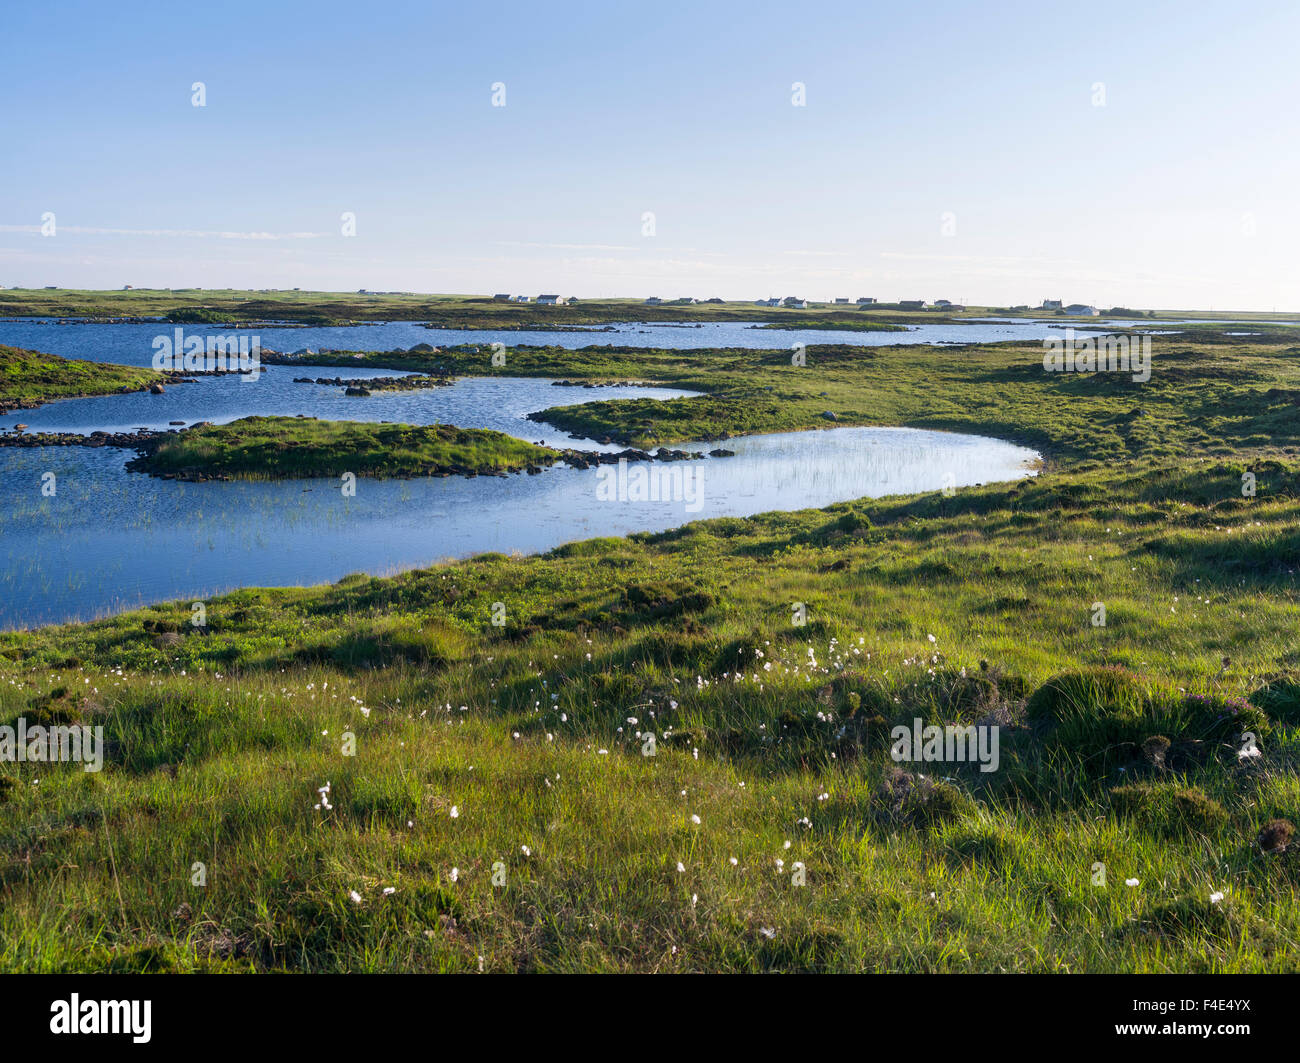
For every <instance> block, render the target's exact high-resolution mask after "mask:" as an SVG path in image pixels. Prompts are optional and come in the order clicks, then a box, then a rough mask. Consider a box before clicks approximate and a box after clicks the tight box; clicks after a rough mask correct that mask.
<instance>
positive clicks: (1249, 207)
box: [0, 0, 1300, 311]
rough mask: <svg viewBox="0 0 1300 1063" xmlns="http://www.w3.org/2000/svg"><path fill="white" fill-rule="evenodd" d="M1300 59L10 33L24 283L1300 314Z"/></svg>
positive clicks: (1223, 34)
mask: <svg viewBox="0 0 1300 1063" xmlns="http://www.w3.org/2000/svg"><path fill="white" fill-rule="evenodd" d="M1298 57H1300V4H1296V3H1295V2H1294V0H1282V2H1264V3H1251V2H1244V3H1235V4H1231V5H1229V4H1209V3H1203V2H1200V0H1196V2H1188V0H1180V2H1168V3H1165V2H1158V0H1157V2H1143V0H1139V2H1137V3H1133V2H1132V0H1129V2H1124V3H1113V2H1110V0H1094V2H1090V3H1087V4H1079V3H1058V2H1053V0H1038V2H998V0H992V2H986V3H971V2H965V3H959V2H953V3H898V2H897V0H892V2H890V3H888V4H877V3H863V2H860V0H859V2H819V0H809V2H807V3H799V4H790V3H766V2H762V0H749V2H745V3H732V2H730V0H725V2H724V0H697V2H695V3H676V2H660V3H654V4H645V3H636V2H626V0H618V2H614V3H604V4H596V3H569V2H564V0H559V2H554V3H549V4H538V3H527V4H524V3H513V2H502V0H494V2H492V3H490V4H481V3H475V4H466V3H463V2H461V3H456V4H451V3H421V4H414V3H404V2H401V0H389V2H387V3H383V4H378V3H372V4H355V3H349V4H342V3H333V2H330V0H317V2H313V3H301V4H300V3H288V2H276V0H259V2H256V3H251V2H246V0H222V2H221V3H215V4H201V5H182V4H177V3H174V2H167V3H157V4H152V3H133V2H129V0H126V2H121V3H113V4H105V3H60V2H58V0H50V2H43V3H41V4H24V5H18V4H12V5H7V7H6V10H5V13H4V28H3V35H2V36H0V70H2V71H3V77H2V78H0V285H3V286H5V287H13V286H22V287H42V286H45V285H57V286H60V287H78V288H119V287H121V286H122V285H125V284H131V285H134V286H136V287H149V288H162V287H173V288H181V287H205V288H227V287H229V288H293V287H301V288H303V289H313V290H331V291H355V290H357V289H361V288H365V289H368V290H372V291H376V290H378V291H417V292H462V293H496V292H511V293H515V292H523V293H528V294H533V295H536V294H538V293H540V292H555V293H557V294H561V295H573V296H578V297H586V298H598V297H601V296H633V297H647V296H651V295H657V296H660V297H662V298H665V299H668V298H677V297H681V296H687V295H693V296H696V297H699V298H708V297H713V296H720V297H722V298H726V299H733V298H735V299H758V298H765V297H768V296H786V295H797V296H800V297H803V298H808V299H817V300H821V299H831V298H835V297H846V298H850V299H855V298H858V297H861V296H870V297H875V298H878V299H881V300H882V301H893V300H897V299H926V300H931V301H933V300H935V299H939V298H947V299H951V300H953V301H956V302H964V303H972V304H977V305H998V306H1001V305H1017V304H1030V305H1037V304H1038V303H1040V302H1041V301H1042V300H1043V299H1056V298H1060V299H1064V300H1065V301H1066V302H1067V303H1068V302H1082V303H1091V304H1094V305H1097V306H1099V307H1103V308H1106V307H1110V306H1117V305H1118V306H1129V307H1138V308H1160V309H1203V310H1210V309H1216V310H1225V309H1236V310H1265V311H1267V310H1288V311H1297V310H1300V255H1297V254H1296V252H1295V249H1296V247H1297V245H1298V239H1297V238H1298V237H1300V212H1298V211H1297V204H1296V192H1297V189H1300V136H1297V129H1296V119H1297V116H1300V75H1297V58H1298ZM196 83H202V90H201V92H202V97H201V102H202V104H203V105H202V106H195V102H196V91H197V90H196V89H195V84H196ZM501 104H504V105H501ZM345 216H346V217H345ZM349 217H350V218H351V219H352V220H351V222H350V223H349V222H348V220H347V218H349ZM349 229H351V230H353V231H352V232H351V233H349V231H348V230H349ZM47 234H48V235H47Z"/></svg>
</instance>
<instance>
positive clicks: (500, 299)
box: [492, 292, 510, 303]
mask: <svg viewBox="0 0 1300 1063" xmlns="http://www.w3.org/2000/svg"><path fill="white" fill-rule="evenodd" d="M492 301H493V302H497V303H508V302H510V294H509V293H508V292H502V293H501V294H500V295H494V296H492Z"/></svg>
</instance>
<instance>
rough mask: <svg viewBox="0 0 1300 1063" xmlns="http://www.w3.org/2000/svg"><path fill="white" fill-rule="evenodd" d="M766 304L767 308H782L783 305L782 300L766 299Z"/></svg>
mask: <svg viewBox="0 0 1300 1063" xmlns="http://www.w3.org/2000/svg"><path fill="white" fill-rule="evenodd" d="M764 304H765V305H766V306H780V305H781V300H780V299H766V300H764Z"/></svg>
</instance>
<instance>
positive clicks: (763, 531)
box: [0, 337, 1300, 972]
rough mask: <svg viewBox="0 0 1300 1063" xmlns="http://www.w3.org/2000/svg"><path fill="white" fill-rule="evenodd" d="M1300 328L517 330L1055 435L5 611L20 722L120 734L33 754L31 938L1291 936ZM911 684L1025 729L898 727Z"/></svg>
mask: <svg viewBox="0 0 1300 1063" xmlns="http://www.w3.org/2000/svg"><path fill="white" fill-rule="evenodd" d="M1296 356H1297V351H1296V350H1295V349H1294V346H1292V347H1291V349H1288V346H1287V345H1286V344H1285V343H1283V342H1281V341H1278V342H1273V343H1264V344H1260V343H1256V344H1253V345H1249V346H1247V345H1243V344H1241V343H1240V341H1238V340H1234V339H1231V338H1228V337H1219V338H1214V337H1210V338H1206V339H1204V340H1203V341H1200V342H1196V343H1191V342H1188V341H1185V340H1171V341H1169V342H1168V343H1167V344H1166V345H1157V346H1156V348H1155V354H1154V361H1153V372H1152V377H1151V380H1150V381H1149V382H1148V383H1147V384H1135V383H1134V382H1132V381H1131V380H1130V379H1129V378H1127V377H1123V378H1119V377H1118V376H1117V375H1116V374H1105V375H1094V376H1089V377H1085V376H1078V375H1073V374H1070V375H1065V374H1049V373H1045V372H1044V371H1043V369H1042V364H1041V358H1042V349H1041V348H1037V349H1036V350H1034V349H1031V348H1027V347H1017V346H1014V345H1011V346H998V347H991V348H965V349H959V350H933V349H927V350H925V351H922V350H920V349H916V348H885V349H879V350H869V349H867V350H858V351H844V350H840V351H838V352H836V353H835V355H834V357H826V356H825V354H820V355H819V352H818V350H817V349H816V348H813V349H811V350H810V352H809V365H808V366H807V367H806V368H803V369H796V368H794V367H790V366H788V364H787V365H783V364H781V357H782V356H781V355H779V354H777V353H772V352H769V353H768V354H762V353H755V352H746V353H744V354H737V353H735V352H644V353H643V354H640V355H637V354H627V353H619V352H599V351H595V350H591V351H586V352H567V353H566V354H563V355H561V354H553V353H547V354H539V353H537V352H528V351H519V352H515V351H512V352H510V357H509V359H508V369H507V371H508V372H517V371H518V365H519V362H524V363H526V364H528V365H531V366H533V367H534V368H535V369H536V371H537V372H538V373H539V375H540V374H541V373H542V367H543V365H547V363H548V361H549V362H550V363H551V364H549V365H548V366H547V371H548V372H549V373H550V374H553V375H556V376H567V377H570V378H580V377H582V376H584V375H588V376H590V377H598V376H605V375H609V376H611V377H615V378H619V377H625V376H626V377H636V378H638V379H644V378H652V379H662V380H664V381H666V382H668V381H671V382H674V383H685V382H687V381H695V382H697V384H698V385H699V386H701V387H707V388H708V389H710V390H709V394H708V395H707V396H705V398H704V399H703V400H681V401H682V402H694V403H697V404H699V403H704V402H717V401H718V399H719V397H720V396H731V397H732V399H733V400H734V401H736V402H737V407H736V408H737V410H738V411H739V412H738V414H737V416H742V415H743V416H745V417H749V418H751V422H750V423H757V421H755V420H753V418H755V416H756V414H755V411H756V410H757V411H758V412H760V413H764V414H765V416H769V417H788V416H790V414H788V413H782V412H780V411H781V410H782V409H783V408H789V409H793V410H794V411H795V414H796V415H797V417H795V419H794V420H792V421H790V422H789V423H792V424H796V425H798V424H799V421H798V419H797V418H798V417H804V416H805V415H806V416H807V417H808V419H809V421H810V422H811V423H825V422H822V421H820V420H819V418H818V413H819V408H821V409H825V408H827V407H830V408H832V409H835V410H839V411H840V412H841V413H843V414H844V415H845V417H846V419H847V418H848V417H849V415H852V416H853V417H860V418H861V419H862V420H863V421H864V422H866V421H869V420H875V419H878V420H880V421H882V422H884V423H910V424H926V425H931V426H934V427H949V428H961V429H964V430H969V431H977V432H982V433H985V434H989V435H997V436H1011V437H1016V438H1021V439H1026V440H1029V441H1031V442H1034V443H1036V444H1037V445H1039V446H1040V447H1041V448H1042V449H1043V450H1044V451H1045V452H1047V453H1048V454H1049V455H1051V457H1052V461H1051V462H1050V463H1049V466H1048V468H1047V470H1046V471H1045V473H1044V474H1043V475H1042V476H1040V477H1038V478H1037V479H1035V480H1030V481H1024V482H1020V483H1016V484H1008V485H989V486H984V487H978V488H970V489H963V490H959V491H957V492H956V494H954V495H953V496H951V497H945V496H944V495H943V494H940V493H934V494H929V495H922V496H915V497H910V498H891V499H882V500H876V501H861V502H858V503H854V504H846V505H840V506H834V507H831V508H830V509H828V510H820V511H803V512H797V513H771V514H764V515H760V516H757V517H754V518H751V519H723V520H713V521H706V522H701V523H696V524H692V525H688V526H687V527H685V528H682V529H678V530H675V531H670V532H666V533H662V534H655V535H649V534H647V535H637V536H632V537H630V538H628V539H596V540H590V541H587V542H582V543H575V544H572V545H569V546H566V547H562V548H560V549H557V550H555V551H553V552H551V553H550V554H547V555H545V556H541V557H533V558H505V557H502V556H500V555H484V556H482V557H479V558H475V559H471V560H468V561H465V562H458V563H455V564H449V565H445V566H439V567H436V568H432V569H427V570H422V571H416V572H408V573H405V574H402V575H399V576H395V577H392V578H386V579H379V578H371V577H369V576H353V577H349V578H347V579H344V580H342V581H340V582H339V583H338V584H336V585H333V586H327V587H318V588H310V589H278V590H244V591H239V592H237V593H234V594H230V595H226V596H224V597H222V598H219V599H214V600H209V601H207V602H206V603H205V620H206V623H205V624H204V625H202V626H198V627H196V626H194V624H193V623H192V619H193V617H194V613H193V611H192V609H191V605H190V603H189V602H181V603H175V604H171V605H162V606H158V607H155V608H150V609H145V610H139V611H136V612H133V613H129V614H124V615H121V616H117V617H114V618H111V619H107V620H103V621H99V622H97V623H93V624H83V625H69V626H64V627H58V628H46V629H42V630H40V631H37V632H33V633H10V634H6V635H0V679H3V682H0V722H10V721H13V720H14V719H15V718H16V717H18V716H20V715H22V716H25V717H26V718H27V719H28V721H29V722H34V721H35V720H37V719H44V720H47V721H85V722H87V723H94V724H102V725H103V726H104V728H105V735H106V737H107V739H108V740H109V742H110V746H109V750H108V754H107V758H106V767H105V770H104V771H103V772H102V773H101V774H97V775H96V774H89V773H84V772H82V771H80V770H78V769H77V768H76V767H75V766H71V765H69V766H48V765H41V766H40V770H34V766H32V765H24V766H17V765H12V764H5V765H0V778H3V779H5V780H8V782H7V783H0V800H3V803H2V804H0V967H3V968H4V969H8V970H16V969H21V970H87V969H91V970H99V969H117V970H155V969H180V970H194V969H202V970H239V971H250V970H268V969H289V970H371V971H379V970H431V971H437V970H443V971H477V970H487V971H494V970H504V971H517V970H646V971H716V970H783V971H829V970H863V969H867V970H899V971H970V970H980V971H1013V970H1029V971H1120V970H1138V971H1153V972H1164V971H1209V970H1214V971H1258V970H1275V971H1276V970H1295V969H1296V967H1297V960H1296V957H1297V955H1300V904H1298V903H1297V902H1298V900H1300V897H1298V896H1297V887H1298V884H1300V843H1292V842H1291V841H1290V837H1291V832H1292V831H1293V829H1294V827H1293V825H1294V824H1297V823H1300V774H1298V773H1297V769H1298V768H1300V647H1298V645H1297V640H1296V623H1297V619H1300V586H1297V571H1298V570H1300V461H1297V450H1296V448H1297V445H1298V444H1300V440H1297V438H1296V433H1297V432H1298V431H1300V426H1297V418H1296V417H1295V416H1294V411H1295V408H1296V406H1295V403H1296V400H1297V398H1298V397H1300V370H1297V368H1296V362H1295V358H1296ZM564 359H568V360H567V361H565V362H564V364H563V365H559V364H556V363H558V362H560V361H562V360H564ZM530 360H533V361H530ZM634 370H635V371H634ZM768 387H771V388H772V389H773V391H772V392H768V391H766V389H767V388H768ZM823 391H824V392H826V393H827V394H826V395H822V394H820V393H821V392H823ZM769 395H771V396H774V398H773V399H772V400H771V401H770V406H771V409H769V408H768V407H765V406H761V405H759V403H760V401H761V400H762V398H763V397H764V396H769ZM744 396H750V399H749V401H748V404H744V403H740V402H739V399H740V398H743V397H744ZM777 400H779V401H777ZM841 400H842V401H841ZM608 405H609V406H610V407H613V409H612V410H610V411H604V412H602V414H601V416H602V417H603V418H605V420H604V421H603V422H602V424H603V425H604V426H606V427H609V426H619V427H620V428H621V427H622V426H623V425H624V424H625V423H626V424H631V425H632V427H636V428H638V429H639V430H641V431H644V432H648V433H650V434H652V435H653V434H659V435H671V434H672V433H674V432H677V431H681V432H687V430H688V429H689V430H690V431H692V432H694V431H696V430H698V428H699V427H700V425H701V424H703V423H704V421H703V420H702V416H703V415H702V414H699V413H698V412H697V413H695V414H688V416H679V415H677V414H675V413H673V412H672V404H664V406H665V407H667V408H668V410H669V412H668V413H666V414H664V415H662V416H661V417H660V418H658V423H656V418H655V417H654V415H653V414H652V413H651V411H650V409H649V408H646V409H645V410H644V411H642V412H640V413H638V416H645V417H649V419H650V423H649V424H648V425H635V424H633V423H632V422H630V421H626V420H625V419H626V418H627V417H628V416H629V414H628V412H627V408H626V407H625V406H623V405H622V404H617V403H611V404H608ZM703 408H705V407H702V406H697V411H698V409H703ZM773 411H775V412H773ZM692 418H693V420H692ZM717 423H718V424H719V425H720V426H722V427H728V426H731V425H732V424H733V421H732V419H731V415H730V414H728V415H727V416H725V417H721V418H719V420H718V422H717ZM769 423H771V422H769ZM805 426H806V425H805ZM1247 473H1249V474H1250V475H1251V476H1252V477H1253V478H1254V485H1255V491H1254V493H1253V494H1249V493H1243V484H1244V483H1245V482H1246V480H1245V479H1244V477H1245V474H1247ZM304 548H309V547H304ZM798 605H802V607H803V614H802V616H801V614H800V612H799V611H798V610H797V609H796V606H798ZM1099 606H1100V607H1102V608H1101V609H1099V608H1098V607H1099ZM800 619H802V620H803V621H804V622H803V623H798V622H796V621H798V620H800ZM1099 620H1101V621H1102V622H1100V623H1099V622H1098V621H1099ZM917 718H920V719H922V720H923V721H925V722H927V723H936V724H946V723H951V724H960V725H970V726H977V725H980V726H984V727H988V726H994V725H996V726H997V727H998V728H999V730H998V734H999V735H1000V761H999V766H998V769H997V770H996V771H992V772H981V771H979V770H978V768H977V767H976V766H975V765H971V764H963V763H951V762H948V763H932V764H926V763H897V762H895V760H894V759H893V758H892V757H891V755H890V752H889V746H890V742H891V735H890V728H892V727H893V726H896V725H901V726H908V727H910V726H911V724H912V721H913V720H915V719H917ZM648 731H653V732H654V734H655V736H656V742H655V750H654V752H655V755H654V756H646V755H644V753H645V751H646V750H647V747H648V743H647V740H646V738H645V734H646V732H648ZM1248 736H1250V737H1248ZM354 743H355V744H354ZM1252 749H1258V750H1259V755H1251V750H1252ZM350 754H354V755H350ZM1243 754H1246V755H1243ZM327 784H328V790H326V791H325V795H324V796H325V800H322V797H321V794H320V793H319V792H318V791H319V788H322V787H325V786H326V785H327ZM200 865H201V867H200ZM196 877H198V878H202V881H203V883H204V884H202V885H196V884H195V882H196ZM1130 883H1131V884H1130ZM387 891H391V892H387Z"/></svg>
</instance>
